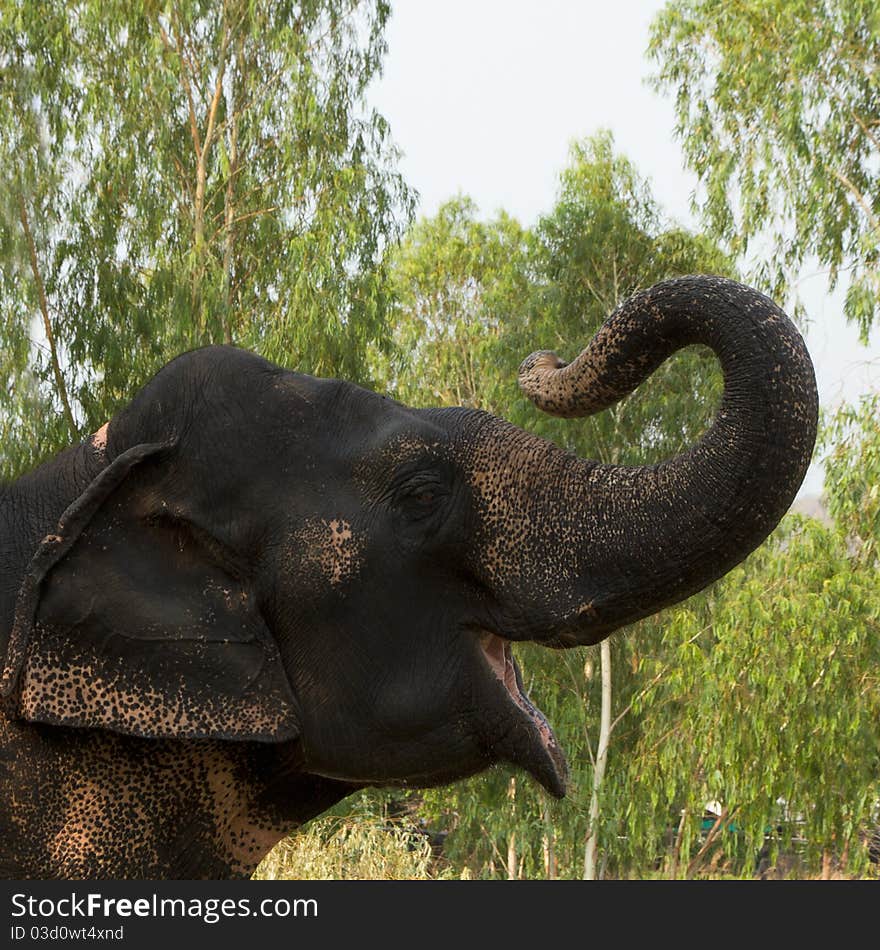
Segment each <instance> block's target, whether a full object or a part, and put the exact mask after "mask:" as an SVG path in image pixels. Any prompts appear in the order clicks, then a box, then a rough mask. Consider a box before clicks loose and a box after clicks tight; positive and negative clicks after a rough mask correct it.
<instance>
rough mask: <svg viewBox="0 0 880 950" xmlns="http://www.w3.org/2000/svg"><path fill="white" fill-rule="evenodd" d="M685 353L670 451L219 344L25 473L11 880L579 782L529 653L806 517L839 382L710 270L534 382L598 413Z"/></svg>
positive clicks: (152, 873) (12, 654) (251, 855)
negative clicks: (526, 658)
mask: <svg viewBox="0 0 880 950" xmlns="http://www.w3.org/2000/svg"><path fill="white" fill-rule="evenodd" d="M691 344H702V345H706V346H708V347H710V348H711V349H712V350H714V352H715V353H716V354H717V357H718V359H719V361H720V364H721V367H722V370H723V375H724V390H723V396H722V400H721V404H720V406H719V408H718V409H717V411H716V414H715V416H714V418H713V421H712V423H711V425H710V426H709V428H708V429H707V430H706V432H705V434H704V435H703V436H702V438H701V439H700V440H699V441H697V442H696V443H694V444H693V445H692V446H691V447H689V448H688V449H687V450H685V451H683V452H682V453H681V454H679V455H677V456H674V457H672V458H670V459H668V460H667V461H665V462H664V463H662V464H659V465H646V466H635V467H624V466H615V465H609V464H600V463H598V462H596V461H592V460H587V459H582V458H579V457H576V456H575V455H572V454H570V453H567V452H565V451H563V450H562V449H561V448H559V447H557V446H556V445H554V444H552V443H550V442H548V441H545V440H543V439H541V438H539V437H537V436H536V435H533V434H530V433H528V432H526V431H524V430H522V429H520V428H517V427H515V426H514V425H512V424H510V423H509V422H507V421H505V420H503V419H500V418H497V417H495V416H493V415H491V414H489V413H486V412H483V411H479V410H476V409H471V408H464V407H442V408H409V407H407V406H404V405H402V404H401V403H399V402H397V401H395V400H393V399H391V398H389V397H387V396H385V395H382V394H379V393H375V392H372V391H369V390H367V389H365V388H361V387H359V386H357V385H354V384H352V383H349V382H346V381H343V380H336V379H323V378H316V377H312V376H308V375H305V374H301V373H297V372H293V371H291V370H288V369H285V368H282V367H280V366H277V365H274V364H272V363H270V362H268V361H267V360H265V359H263V358H262V357H260V356H258V355H256V354H255V353H252V352H249V351H247V350H245V349H241V348H237V347H235V346H228V345H226V346H209V347H204V348H200V349H196V350H192V351H190V352H187V353H184V354H182V355H179V356H178V357H176V358H175V359H173V360H172V361H171V362H170V363H168V364H166V365H165V366H164V367H163V368H162V369H160V370H159V371H158V373H157V374H156V375H155V376H154V377H153V378H152V379H151V380H150V381H149V382H147V383H146V385H144V386H143V388H142V389H141V390H140V391H139V392H138V393H137V394H135V395H134V397H133V398H132V400H131V402H130V403H128V404H127V405H126V406H125V407H124V408H122V409H121V411H119V412H118V413H117V414H116V415H114V416H113V418H112V419H111V420H110V421H109V422H108V423H107V424H105V425H103V426H102V427H101V428H100V429H99V430H98V431H97V432H95V433H94V434H93V435H91V436H90V437H88V438H87V439H85V440H84V441H83V442H82V443H81V444H78V445H73V446H71V447H69V448H67V449H66V450H64V451H62V452H61V453H60V454H59V455H57V456H56V457H54V458H53V459H51V460H49V461H48V462H46V463H44V464H43V465H41V466H39V467H37V468H35V469H34V470H33V471H31V472H29V473H27V474H25V475H24V476H22V477H21V478H19V479H18V480H16V481H14V482H12V483H10V484H7V485H5V486H4V487H3V488H2V494H0V525H2V542H0V545H2V546H0V558H2V561H0V564H2V575H0V576H2V587H0V631H2V638H0V657H3V669H2V679H0V696H2V718H0V780H2V804H0V809H2V813H0V823H2V832H0V869H2V872H3V873H4V874H5V876H6V877H10V878H40V877H63V878H69V879H90V878H121V877H133V878H172V879H174V878H177V879H180V878H209V879H215V878H223V877H247V876H249V875H251V874H252V873H253V871H254V869H255V868H256V866H257V864H258V863H259V861H260V860H261V859H262V858H263V856H264V855H265V854H266V853H267V852H268V851H269V849H270V848H272V846H273V845H274V844H275V843H276V842H277V841H279V840H280V839H281V838H282V837H283V836H285V835H286V834H288V833H290V832H291V830H293V829H295V828H297V827H299V826H300V825H302V824H303V823H304V822H306V821H308V820H309V819H311V818H312V817H314V816H316V815H318V814H320V813H321V812H323V811H324V810H326V809H328V808H330V807H331V806H333V805H334V804H335V803H337V802H339V801H340V800H341V799H342V798H344V797H345V796H346V795H349V794H351V793H352V792H353V791H354V790H356V789H361V788H364V787H368V786H385V787H404V786H405V787H412V788H418V787H428V786H436V785H440V784H444V783H448V782H451V781H453V780H456V779H459V778H463V777H466V776H468V775H472V774H475V773H478V772H479V771H481V770H483V769H485V768H487V767H489V766H491V765H493V764H494V763H498V762H506V763H510V764H513V765H514V766H516V767H519V768H521V769H523V770H524V771H525V772H527V773H529V774H530V775H531V776H533V777H534V779H535V780H537V782H539V783H540V785H542V786H543V787H544V788H545V789H546V790H547V791H548V792H549V793H550V794H551V795H553V796H563V795H564V793H565V788H566V780H567V779H566V775H567V766H566V760H565V756H564V753H563V751H562V749H561V748H560V746H559V743H558V741H557V739H556V738H555V736H554V734H553V731H552V729H551V727H550V724H549V723H548V721H547V719H546V718H545V716H544V715H543V713H541V711H540V710H539V709H537V708H536V706H535V705H534V704H533V703H532V701H531V700H530V699H529V697H528V695H527V693H526V690H525V688H524V686H523V679H522V676H521V673H520V670H519V667H518V665H517V663H516V660H515V658H514V656H513V653H512V650H511V645H512V644H514V643H517V642H521V641H533V642H536V643H538V644H544V645H546V646H547V647H549V648H554V649H566V648H571V647H575V646H581V645H588V644H595V643H598V642H599V641H601V640H602V639H604V638H605V637H607V636H608V635H610V634H611V633H612V632H614V631H616V630H619V629H620V628H621V627H624V626H626V625H628V624H631V623H633V622H634V621H636V620H638V619H640V618H642V617H646V616H648V615H650V614H653V613H655V612H656V611H659V610H660V609H662V608H663V607H666V606H668V605H671V604H674V603H677V602H680V601H682V600H683V599H685V598H687V597H688V596H690V595H691V594H693V593H695V592H696V591H699V590H700V589H702V588H704V587H705V586H706V585H708V584H709V583H711V582H712V581H714V580H716V579H717V578H719V577H721V576H722V575H724V574H725V573H726V572H728V571H729V570H730V569H731V568H732V567H734V566H735V565H736V564H737V563H739V562H740V561H741V560H742V559H743V558H744V557H746V555H747V554H748V553H749V552H751V551H752V550H753V549H754V548H756V547H757V546H758V545H759V544H761V543H762V541H763V540H764V539H765V538H766V537H767V536H768V534H769V533H770V532H771V531H772V530H773V528H774V527H775V526H776V525H777V524H778V522H779V521H780V519H781V518H782V516H783V514H784V513H785V512H786V510H787V509H788V508H789V506H790V505H791V503H792V501H793V499H794V496H795V494H796V492H797V490H798V488H799V486H800V485H801V482H802V480H803V478H804V475H805V472H806V469H807V466H808V464H809V462H810V458H811V454H812V450H813V446H814V442H815V437H816V425H817V404H818V399H817V392H816V383H815V377H814V372H813V367H812V363H811V361H810V357H809V355H808V352H807V349H806V346H805V344H804V341H803V339H802V337H801V335H800V334H799V332H798V331H797V329H796V328H795V326H794V325H793V323H792V322H791V321H790V320H789V319H788V317H787V316H786V315H785V313H784V312H783V311H782V310H781V309H780V308H779V307H778V306H777V305H776V304H775V303H773V302H772V301H771V300H770V299H768V298H767V297H765V296H763V295H762V294H760V293H759V292H757V291H756V290H753V289H751V288H749V287H746V286H744V285H742V284H740V283H738V282H735V281H731V280H728V279H726V278H721V277H716V276H711V275H691V276H687V277H680V278H674V279H672V280H668V281H664V282H662V283H659V284H656V285H655V286H653V287H651V288H649V289H647V290H644V291H641V292H640V293H637V294H635V295H634V296H632V297H631V298H629V299H628V300H627V301H625V302H624V303H622V304H621V305H620V306H619V307H618V308H617V309H616V310H615V311H614V312H613V313H612V314H611V315H610V317H609V318H608V319H607V320H606V322H605V323H604V324H603V326H602V327H601V329H600V330H599V331H598V333H597V334H596V335H595V336H594V337H593V338H592V340H591V341H590V342H589V343H588V344H587V346H586V348H585V349H584V350H583V352H582V353H581V354H580V355H579V356H577V357H576V358H575V359H574V360H573V361H572V362H570V363H566V362H564V361H563V360H562V359H560V358H559V357H557V356H556V355H555V354H554V353H551V352H549V351H540V352H536V353H533V354H532V355H531V356H529V357H528V358H527V359H526V360H525V361H524V363H523V364H522V366H521V368H520V372H519V383H520V386H521V388H522V390H523V391H524V392H525V393H526V394H527V395H528V396H529V397H530V398H531V399H532V400H533V401H534V402H535V404H536V405H537V406H538V407H539V408H540V409H541V410H543V411H545V412H548V413H552V414H556V415H558V416H563V417H577V416H585V415H589V414H591V413H595V412H598V411H600V410H602V409H604V408H606V407H608V406H610V405H612V404H614V403H616V402H617V401H619V400H621V399H622V398H624V397H625V396H626V395H628V394H629V393H631V392H632V391H633V390H634V389H635V388H636V387H637V386H638V385H639V384H640V383H641V382H642V381H644V380H645V379H646V378H647V377H648V376H649V375H651V374H652V373H653V372H654V371H655V370H656V369H657V367H659V366H660V364H661V363H663V362H664V361H665V360H666V359H667V358H668V357H669V356H671V355H672V354H673V353H674V352H676V351H677V350H678V349H680V348H682V347H684V346H688V345H691Z"/></svg>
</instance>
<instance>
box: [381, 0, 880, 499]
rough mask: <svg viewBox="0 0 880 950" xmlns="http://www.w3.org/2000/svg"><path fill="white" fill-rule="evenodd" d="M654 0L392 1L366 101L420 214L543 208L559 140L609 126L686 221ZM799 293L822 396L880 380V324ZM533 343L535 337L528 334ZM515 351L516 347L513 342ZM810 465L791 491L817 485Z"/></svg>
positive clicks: (816, 293) (859, 389) (834, 299)
mask: <svg viewBox="0 0 880 950" xmlns="http://www.w3.org/2000/svg"><path fill="white" fill-rule="evenodd" d="M663 6H664V3H663V2H660V0H612V2H602V0H542V2H541V3H540V4H537V3H535V2H534V0H530V2H524V0H469V2H468V0H396V2H394V3H393V15H392V18H391V22H390V25H389V28H388V31H387V34H386V36H387V39H388V46H389V52H388V56H387V58H386V60H385V69H384V75H383V77H382V79H381V80H380V81H379V82H377V83H376V84H375V86H374V87H373V90H372V96H371V99H372V104H373V105H374V106H375V107H376V108H377V109H378V110H379V112H381V113H382V115H384V116H385V118H386V119H388V121H389V122H390V125H391V131H392V136H393V138H394V141H395V142H396V143H397V145H398V147H399V148H400V149H401V151H402V152H403V159H402V162H401V170H402V172H403V175H404V177H405V178H406V180H407V181H408V182H409V184H410V185H412V186H413V187H414V188H416V190H417V191H418V192H419V193H420V195H421V201H420V204H419V208H418V214H419V215H432V214H434V213H435V212H436V211H437V209H438V208H439V206H440V205H441V204H442V203H443V202H444V201H445V200H447V199H448V198H451V197H452V196H453V195H455V194H457V193H462V194H466V195H469V196H470V197H472V198H473V199H474V200H475V201H476V202H477V204H478V205H479V207H480V211H481V213H482V215H483V216H484V217H491V216H493V215H494V214H495V212H496V211H498V210H500V209H502V208H503V209H504V210H505V211H507V212H508V213H510V214H512V215H513V216H514V217H516V218H517V219H518V220H519V221H520V222H521V223H523V224H525V225H532V224H534V223H535V221H536V220H537V218H538V216H539V215H540V214H541V213H543V212H547V211H549V210H550V209H551V208H552V206H553V202H554V199H555V195H556V187H557V179H558V176H559V173H560V172H561V171H562V169H563V168H564V167H565V165H566V163H567V157H568V149H569V144H570V143H571V142H572V141H573V140H575V139H580V138H584V137H586V136H588V135H591V134H593V133H594V132H595V131H597V130H598V129H600V128H608V129H610V130H611V131H612V133H613V134H614V139H615V145H616V148H617V149H618V150H619V151H621V152H623V153H624V154H625V155H627V156H628V157H629V158H630V159H631V160H632V161H633V162H634V164H635V166H636V168H637V170H638V171H639V173H640V174H641V175H642V176H644V177H646V178H648V179H649V180H650V182H651V187H652V191H653V194H654V197H655V198H656V199H657V201H658V202H659V204H660V206H661V207H662V208H663V209H664V211H665V212H666V214H667V215H668V216H669V217H670V218H672V219H674V220H676V221H678V222H679V223H682V224H684V225H686V226H689V227H691V228H695V220H694V218H693V216H692V215H691V212H690V207H689V201H690V196H691V194H692V193H693V191H694V190H695V188H696V179H695V178H694V176H693V175H691V174H690V173H688V172H685V170H684V167H683V164H684V163H683V160H682V155H681V150H680V148H679V145H678V143H677V142H676V141H675V140H674V139H673V128H674V115H673V108H672V102H671V100H669V99H668V98H661V97H660V96H659V95H658V94H656V93H655V92H653V91H652V90H651V89H650V88H649V87H648V86H647V84H646V83H645V77H647V76H648V74H649V73H650V72H651V71H652V70H651V65H650V64H649V62H648V60H647V58H646V56H645V49H646V48H647V45H648V27H649V25H650V23H651V21H652V19H653V18H654V16H655V14H656V13H657V12H658V11H659V10H660V9H661V8H662V7H663ZM798 292H799V294H800V296H801V298H802V299H803V301H804V303H805V305H806V307H807V310H808V313H809V315H810V318H811V321H812V323H811V326H810V328H809V330H808V333H807V342H808V346H809V349H810V353H811V355H812V357H813V362H814V364H815V366H816V375H817V378H818V382H819V394H820V398H821V400H822V404H823V406H831V405H835V404H837V403H839V402H840V400H841V399H846V400H854V399H857V398H858V396H859V394H861V393H863V392H867V391H869V390H870V389H875V390H876V389H880V332H877V333H875V335H874V339H873V340H872V345H871V346H870V347H869V348H867V349H866V348H864V347H862V346H860V345H859V343H858V337H857V334H856V332H855V330H854V329H853V328H851V327H849V326H847V324H846V322H845V321H844V319H843V316H842V312H841V311H842V307H841V302H842V295H841V294H840V293H839V292H838V293H836V294H834V295H832V296H829V295H828V294H827V292H826V284H825V280H824V278H823V277H822V276H821V275H820V276H808V277H806V278H805V279H804V280H802V281H801V284H800V285H799V287H798ZM535 345H536V347H537V346H543V345H544V344H543V343H542V342H541V341H540V340H536V341H535ZM524 355H525V354H524ZM821 484H822V474H821V469H820V467H819V466H817V465H814V466H813V468H812V469H811V470H810V473H809V474H808V476H807V480H806V482H805V484H804V487H803V489H802V491H801V494H802V495H804V494H811V493H817V492H818V491H820V489H821Z"/></svg>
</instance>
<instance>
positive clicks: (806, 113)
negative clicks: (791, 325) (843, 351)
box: [649, 0, 880, 340]
mask: <svg viewBox="0 0 880 950" xmlns="http://www.w3.org/2000/svg"><path fill="white" fill-rule="evenodd" d="M649 54H650V55H651V56H652V57H653V59H654V60H655V61H656V62H657V63H658V64H659V71H658V73H657V75H656V76H655V77H654V82H655V85H656V87H657V88H659V89H661V90H667V91H669V92H670V93H672V94H673V95H674V96H675V108H676V116H677V121H678V133H679V135H680V136H681V139H682V143H683V145H684V151H685V157H686V161H687V163H688V165H689V166H690V167H691V168H692V169H693V170H694V171H695V172H696V173H697V175H698V176H699V178H700V180H701V182H702V184H703V185H704V187H705V194H704V198H703V200H702V210H703V211H704V212H705V219H706V221H707V222H708V224H709V226H710V228H711V231H712V233H713V234H715V235H718V236H719V237H721V238H724V239H726V240H727V241H728V242H729V244H730V246H731V248H732V249H733V250H734V252H736V253H738V252H741V251H744V250H745V249H746V247H747V246H748V245H749V243H750V242H751V241H752V239H754V238H755V237H758V236H759V235H762V233H766V232H769V233H770V234H772V236H773V237H774V240H775V244H774V249H773V253H772V259H771V260H770V261H769V262H768V263H767V264H765V265H763V266H762V267H761V269H760V274H759V276H760V277H762V278H763V281H764V283H765V284H766V285H767V286H769V287H771V288H772V289H773V290H774V291H775V293H776V294H781V293H782V292H783V291H784V290H786V289H787V288H788V287H789V286H790V283H791V276H792V274H793V273H794V271H796V269H797V268H798V267H799V266H800V265H801V264H802V263H803V262H804V261H805V259H807V258H808V257H810V256H812V255H815V257H816V258H818V260H819V261H820V262H821V263H822V264H824V265H826V266H827V267H829V268H830V282H831V285H832V286H834V284H835V283H836V281H837V279H838V274H839V272H840V270H841V269H842V268H844V267H845V266H851V268H852V272H851V282H850V286H849V288H848V292H847V296H846V312H847V315H848V317H849V318H850V319H851V320H853V321H854V322H856V323H857V325H858V326H859V328H860V331H861V334H862V337H863V338H864V339H865V340H866V339H867V336H868V332H869V328H870V326H871V323H872V321H873V320H875V319H876V318H877V316H878V314H880V310H878V307H880V271H878V263H880V162H878V160H880V7H878V6H877V3H876V0H795V2H792V0H733V2H731V0H672V2H670V3H669V4H667V6H666V8H665V9H664V10H663V11H662V13H661V14H660V15H659V16H658V17H657V18H656V20H655V21H654V23H653V26H652V30H651V43H650V48H649Z"/></svg>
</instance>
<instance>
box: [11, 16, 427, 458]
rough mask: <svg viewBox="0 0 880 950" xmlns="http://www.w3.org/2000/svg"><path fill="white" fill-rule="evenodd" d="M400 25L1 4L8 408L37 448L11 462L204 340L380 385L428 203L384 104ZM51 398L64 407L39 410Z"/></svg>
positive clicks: (47, 444)
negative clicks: (373, 373) (418, 207)
mask: <svg viewBox="0 0 880 950" xmlns="http://www.w3.org/2000/svg"><path fill="white" fill-rule="evenodd" d="M388 15H389V5H388V4H387V3H386V2H384V0H303V2H297V3H294V2H290V0H282V2H272V3H269V2H265V0H254V2H245V0H223V2H220V3H213V2H208V0H137V2H134V3H132V2H130V0H125V2H122V0H108V2H101V3H95V2H91V0H74V2H67V0H65V2H61V0H49V2H39V3H37V2H34V0H11V2H10V3H6V4H4V5H3V6H2V8H0V213H2V237H0V258H2V265H3V266H2V271H3V273H4V277H3V284H2V286H0V291H2V297H0V307H2V319H0V331H2V343H3V353H4V364H5V366H4V368H5V369H6V370H7V378H10V374H11V378H14V379H15V380H16V382H15V387H16V392H15V393H14V394H12V395H10V393H9V392H7V393H6V398H5V400H4V403H3V406H2V413H3V416H4V427H5V430H6V431H7V432H9V433H10V434H11V435H12V436H13V438H14V439H16V440H20V441H21V442H22V443H23V444H26V446H27V447H25V448H23V449H22V453H21V455H20V456H19V458H18V462H16V461H15V460H11V459H4V462H5V464H6V465H7V467H8V466H9V465H10V464H12V467H15V464H18V463H19V462H20V464H24V463H26V462H27V461H28V458H27V456H28V455H29V454H35V452H34V451H32V450H31V449H30V448H29V447H30V446H33V445H38V446H40V451H42V450H43V449H48V448H53V447H57V445H58V444H59V443H60V442H62V441H64V440H65V439H69V438H70V437H71V436H72V435H74V434H75V433H77V432H81V431H87V430H88V428H89V427H91V426H97V425H100V424H101V423H102V421H103V420H105V419H106V417H107V415H109V414H110V413H111V412H112V411H113V409H114V407H115V406H116V405H117V404H118V403H119V401H120V400H122V399H123V398H125V397H126V396H127V395H128V394H130V392H131V391H132V389H133V388H134V387H135V386H137V385H138V384H139V383H141V382H142V381H143V380H144V378H145V377H147V376H148V375H149V374H150V373H151V372H152V371H154V370H155V369H156V368H157V367H158V366H159V365H161V364H162V363H163V362H164V361H166V360H167V359H168V358H170V357H171V356H174V355H176V354H177V353H178V352H180V351H182V350H185V349H188V348H192V347H194V346H198V345H201V344H206V343H212V342H234V343H238V344H243V345H247V346H251V347H254V348H256V349H258V350H259V351H261V352H262V353H263V354H264V355H266V356H268V357H270V358H272V359H274V360H277V361H280V362H282V363H285V364H288V365H292V366H294V367H296V368H299V369H302V370H306V371H311V372H316V373H321V374H327V375H330V374H340V375H344V376H345V377H347V378H350V379H355V380H361V381H363V380H365V378H366V373H367V370H366V353H367V350H368V348H369V346H370V344H371V343H372V342H373V341H376V340H381V339H383V338H384V335H385V330H386V309H387V308H386V303H387V287H386V283H387V281H386V275H385V264H384V254H385V251H386V249H387V247H388V245H389V244H392V243H394V242H395V241H396V240H397V238H398V236H399V233H400V229H401V228H402V226H403V225H404V224H405V222H406V221H407V220H408V216H409V213H410V211H411V206H412V196H411V194H410V193H409V191H408V190H407V188H406V187H405V185H404V183H403V181H402V179H401V177H400V175H399V174H398V173H397V171H396V167H395V162H396V151H395V149H394V147H393V145H392V143H391V141H390V137H389V129H388V126H387V124H386V122H385V121H384V119H383V118H382V117H381V116H380V115H378V114H376V113H375V112H374V111H372V110H371V109H370V108H369V106H368V104H367V102H366V99H365V91H366V89H367V86H368V85H369V83H370V81H371V80H372V79H373V78H374V77H375V76H376V75H377V74H378V72H379V70H380V68H381V62H382V56H383V54H384V52H385V41H384V38H383V30H384V27H385V24H386V21H387V18H388ZM29 341H30V342H29ZM32 396H36V397H39V399H41V400H42V402H43V404H46V403H47V402H48V404H49V405H51V407H52V408H53V409H54V410H55V412H50V413H48V414H43V415H42V416H41V417H40V418H38V419H37V420H34V419H33V418H31V417H30V416H29V413H28V412H26V409H27V406H28V405H29V400H30V399H31V397H32ZM56 413H57V415H58V416H60V419H57V420H56V418H55V415H56ZM35 423H36V424H35ZM35 429H36V430H37V431H36V432H35V431H34V430H35ZM36 454H38V453H36Z"/></svg>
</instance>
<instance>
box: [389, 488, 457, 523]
mask: <svg viewBox="0 0 880 950" xmlns="http://www.w3.org/2000/svg"><path fill="white" fill-rule="evenodd" d="M447 494H448V492H447V491H445V490H444V488H443V486H442V485H441V484H440V483H439V482H438V481H436V480H435V479H433V478H432V479H425V478H418V479H413V480H411V481H409V482H408V483H407V484H404V485H401V486H400V488H399V490H398V492H397V498H396V507H397V508H398V509H399V510H400V511H402V512H403V514H404V515H405V516H406V517H408V518H409V519H411V520H419V519H421V518H425V517H427V516H428V515H430V514H433V512H434V511H436V510H437V507H438V505H439V504H440V502H441V501H442V499H443V498H444V497H445V496H446V495H447Z"/></svg>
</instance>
